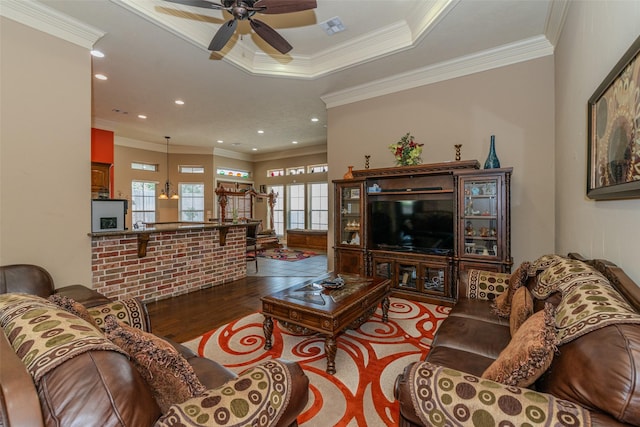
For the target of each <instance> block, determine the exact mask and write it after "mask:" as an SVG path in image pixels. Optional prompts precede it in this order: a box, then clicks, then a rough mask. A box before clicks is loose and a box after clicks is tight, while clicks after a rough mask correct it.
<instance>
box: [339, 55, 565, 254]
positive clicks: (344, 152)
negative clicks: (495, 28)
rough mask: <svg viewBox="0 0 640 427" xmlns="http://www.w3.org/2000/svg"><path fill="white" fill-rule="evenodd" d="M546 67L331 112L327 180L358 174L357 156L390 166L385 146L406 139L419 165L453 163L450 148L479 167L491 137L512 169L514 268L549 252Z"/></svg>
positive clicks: (539, 64) (550, 130) (534, 64)
mask: <svg viewBox="0 0 640 427" xmlns="http://www.w3.org/2000/svg"><path fill="white" fill-rule="evenodd" d="M553 67H554V63H553V58H552V57H550V56H549V57H544V58H541V59H536V60H531V61H527V62H523V63H520V64H515V65H511V66H506V67H502V68H498V69H494V70H490V71H485V72H482V73H477V74H473V75H470V76H465V77H460V78H456V79H452V80H449V81H444V82H440V83H435V84H431V85H427V86H422V87H418V88H415V89H411V90H406V91H402V92H398V93H395V94H391V95H385V96H381V97H378V98H373V99H370V100H366V101H361V102H357V103H353V104H349V105H344V106H340V107H334V108H331V109H329V111H328V160H329V165H330V166H331V168H330V169H329V179H331V180H332V179H336V178H341V177H342V175H343V174H344V172H346V170H347V166H349V165H354V166H355V169H362V168H363V167H364V155H365V154H368V155H371V160H370V163H371V168H379V167H390V166H394V159H393V155H392V154H391V152H390V151H389V149H388V146H389V144H392V143H394V142H396V141H398V140H399V139H400V137H401V136H403V135H404V134H405V133H406V132H411V133H412V134H413V135H414V136H415V137H416V140H417V141H418V142H421V143H424V147H423V154H422V160H423V162H424V163H432V162H442V161H450V160H454V158H455V149H454V144H462V159H463V160H472V159H477V160H479V161H480V163H481V165H482V164H484V161H485V159H486V157H487V154H488V148H489V139H490V136H491V135H492V134H494V135H496V149H497V154H498V157H499V159H500V163H501V166H512V167H513V168H514V172H513V181H512V192H511V202H512V210H511V220H512V239H511V241H512V255H513V258H514V263H515V265H519V263H520V262H522V261H525V260H532V259H535V258H537V257H538V256H540V255H541V254H544V253H549V252H552V251H553V250H554V232H555V227H554V179H555V176H554V167H553V165H554V105H553V102H554V95H553V93H554V91H553V87H554V77H553ZM329 241H333V236H332V233H331V232H330V240H329ZM330 255H331V254H330ZM330 258H331V257H330Z"/></svg>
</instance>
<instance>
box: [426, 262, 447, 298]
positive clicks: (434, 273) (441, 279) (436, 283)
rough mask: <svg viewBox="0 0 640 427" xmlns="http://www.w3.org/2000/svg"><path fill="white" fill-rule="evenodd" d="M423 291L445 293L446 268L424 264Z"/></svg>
mask: <svg viewBox="0 0 640 427" xmlns="http://www.w3.org/2000/svg"><path fill="white" fill-rule="evenodd" d="M421 273H422V274H420V278H421V279H422V291H423V292H426V293H436V294H444V291H445V283H446V281H445V268H444V267H439V266H438V267H437V266H430V265H422V272H421Z"/></svg>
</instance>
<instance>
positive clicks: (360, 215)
mask: <svg viewBox="0 0 640 427" xmlns="http://www.w3.org/2000/svg"><path fill="white" fill-rule="evenodd" d="M335 184H336V185H335V201H336V209H335V212H336V218H335V270H336V272H337V273H353V274H362V275H364V273H365V262H364V248H365V238H366V236H365V235H364V234H365V233H363V230H364V229H365V227H364V220H365V215H364V210H365V206H366V205H365V203H364V197H365V194H364V181H363V180H354V179H351V180H340V181H337V182H336V183H335Z"/></svg>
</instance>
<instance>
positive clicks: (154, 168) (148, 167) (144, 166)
mask: <svg viewBox="0 0 640 427" xmlns="http://www.w3.org/2000/svg"><path fill="white" fill-rule="evenodd" d="M131 169H133V170H137V171H148V172H158V165H157V164H155V163H144V162H131Z"/></svg>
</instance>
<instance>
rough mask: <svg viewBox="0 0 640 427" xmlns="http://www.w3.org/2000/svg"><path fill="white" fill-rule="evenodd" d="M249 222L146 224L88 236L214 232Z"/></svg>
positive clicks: (93, 233)
mask: <svg viewBox="0 0 640 427" xmlns="http://www.w3.org/2000/svg"><path fill="white" fill-rule="evenodd" d="M249 224H251V223H250V222H238V223H235V224H234V223H232V222H225V223H218V222H213V223H207V222H155V223H147V224H145V225H144V226H143V227H140V228H135V229H133V230H118V231H98V232H92V233H89V234H88V235H89V236H91V237H99V236H116V235H136V234H149V233H164V232H168V231H190V230H200V229H207V230H216V229H225V230H226V229H229V228H233V227H247V226H248V225H249Z"/></svg>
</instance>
